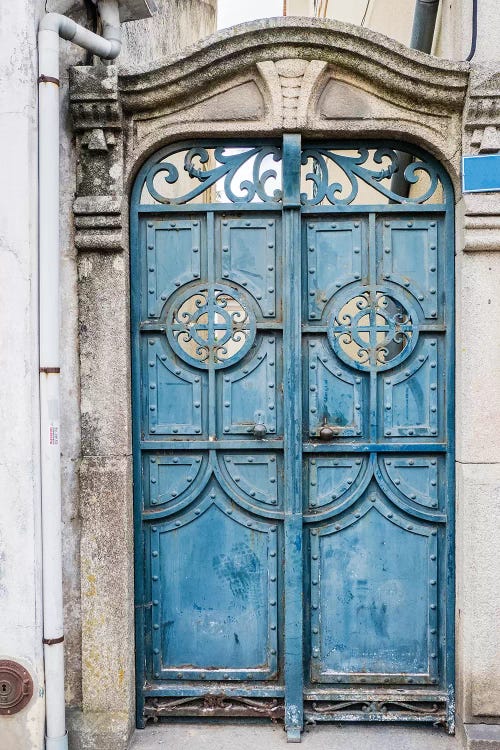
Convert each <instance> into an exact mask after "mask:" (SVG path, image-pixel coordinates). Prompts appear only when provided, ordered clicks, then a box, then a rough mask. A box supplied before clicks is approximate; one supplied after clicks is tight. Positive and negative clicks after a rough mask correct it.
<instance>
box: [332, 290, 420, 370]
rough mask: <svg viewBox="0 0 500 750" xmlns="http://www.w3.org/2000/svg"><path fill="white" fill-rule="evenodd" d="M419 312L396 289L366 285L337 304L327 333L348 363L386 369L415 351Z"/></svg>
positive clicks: (360, 366) (339, 354)
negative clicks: (389, 290)
mask: <svg viewBox="0 0 500 750" xmlns="http://www.w3.org/2000/svg"><path fill="white" fill-rule="evenodd" d="M416 321H417V317H416V314H415V313H414V312H413V311H411V307H410V305H408V303H406V302H402V301H401V300H400V299H398V297H397V296H396V294H395V292H393V291H391V292H390V293H388V292H385V291H381V290H379V289H373V288H368V289H363V290H359V291H358V293H357V294H355V295H354V296H352V297H350V298H349V299H347V300H346V301H345V298H344V300H343V301H342V302H340V305H339V306H338V307H337V310H336V312H334V314H333V315H332V317H331V323H330V326H329V330H328V337H329V340H330V343H331V345H332V347H333V349H334V351H335V353H336V354H337V355H338V356H339V357H340V358H341V359H342V360H343V361H344V362H346V363H347V364H349V365H351V366H354V367H357V368H358V369H363V370H372V369H379V370H386V369H389V368H390V367H394V366H395V365H397V364H399V363H400V362H402V361H403V360H404V359H406V357H407V356H408V355H409V354H410V353H411V352H412V351H413V349H414V347H415V344H416V341H417V336H418V325H417V322H416Z"/></svg>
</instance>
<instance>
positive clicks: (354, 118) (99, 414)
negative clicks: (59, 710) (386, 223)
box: [70, 18, 468, 750]
mask: <svg viewBox="0 0 500 750" xmlns="http://www.w3.org/2000/svg"><path fill="white" fill-rule="evenodd" d="M467 85H468V66H467V65H464V64H460V63H459V64H457V63H452V62H448V61H444V60H439V59H437V58H433V57H430V56H428V55H424V54H422V53H419V52H415V51H412V50H409V49H407V48H406V47H404V46H403V45H400V44H398V43H397V42H394V41H392V40H390V39H388V38H386V37H384V36H382V35H380V34H377V33H375V32H371V31H369V30H367V29H361V28H359V27H354V26H350V25H346V24H340V23H333V22H329V21H321V20H311V19H302V20H300V19H296V18H284V19H271V20H264V21H259V22H255V23H249V24H244V25H242V26H238V27H235V28H233V29H227V30H224V31H222V32H220V33H219V34H217V35H215V36H213V37H211V38H210V39H209V40H207V41H205V42H203V43H202V44H199V45H197V46H196V47H194V48H191V50H189V52H188V54H186V55H185V56H183V57H180V58H179V59H177V60H172V61H168V62H163V63H162V64H160V65H159V66H158V67H156V68H154V69H151V70H142V71H141V70H133V71H120V70H119V68H118V67H117V66H114V65H98V66H78V67H75V68H73V69H72V72H71V91H70V100H71V108H72V116H73V123H74V130H75V134H76V143H77V157H78V165H79V166H78V169H77V175H76V181H77V185H76V200H75V204H74V214H75V245H76V248H77V250H79V251H80V255H79V306H80V307H79V309H80V313H79V317H80V366H81V421H82V462H81V490H80V507H81V515H82V538H81V559H82V656H83V659H82V663H83V667H82V691H83V707H84V708H83V715H81V716H80V720H81V719H82V716H83V722H84V723H83V728H82V727H81V725H80V728H79V730H78V731H79V734H80V735H81V736H88V737H90V736H91V735H92V737H91V739H88V742H87V741H86V740H85V741H84V742H82V743H81V747H88V748H90V747H100V748H108V747H109V748H111V747H112V748H113V750H122V749H123V750H124V748H125V747H126V745H127V738H128V736H129V734H130V731H131V730H132V727H133V725H134V715H133V706H134V695H135V683H134V680H135V678H134V666H133V663H134V659H133V654H134V627H133V611H134V598H133V596H134V589H133V576H132V570H133V551H132V550H133V526H132V516H131V509H132V471H131V461H132V456H131V408H130V381H131V372H130V353H129V352H130V342H129V265H128V244H129V240H128V196H129V193H130V190H131V186H132V183H133V181H134V178H135V176H136V174H137V172H138V170H139V168H140V167H141V165H142V164H143V163H144V162H145V161H146V159H147V158H148V157H149V156H150V155H151V154H152V153H154V152H155V151H157V150H158V149H159V148H161V147H162V146H164V145H166V144H168V143H171V142H174V141H181V140H185V139H186V138H190V137H197V136H201V135H203V136H207V135H208V136H214V137H229V136H230V137H235V136H236V137H237V136H245V137H246V136H259V137H263V136H264V137H265V136H270V137H272V136H280V135H282V133H283V132H287V131H288V132H302V133H303V134H304V136H307V137H308V138H312V137H318V138H321V137H325V136H328V137H329V138H332V139H333V138H335V139H342V138H349V139H351V140H352V139H353V138H355V137H360V138H361V137H365V138H366V137H367V136H376V137H377V138H378V139H381V138H392V139H396V140H398V141H410V142H412V143H415V144H417V145H419V146H421V147H422V148H424V149H425V150H426V151H428V152H430V153H432V154H433V155H434V156H436V157H437V158H438V159H439V160H440V161H441V162H442V163H443V164H444V166H445V168H446V169H447V171H448V173H449V174H450V176H451V178H452V181H453V182H454V185H455V187H456V188H457V187H458V175H459V154H460V150H461V142H462V112H463V107H464V102H465V97H466V91H467ZM415 112H418V117H415ZM116 394H120V397H119V398H118V397H116ZM103 643H105V644H106V648H105V649H104V650H103V647H102V644H103ZM92 717H94V718H92ZM96 717H97V718H96ZM96 726H97V727H99V729H98V731H97V734H96ZM97 735H99V736H98V737H97ZM93 743H94V744H93Z"/></svg>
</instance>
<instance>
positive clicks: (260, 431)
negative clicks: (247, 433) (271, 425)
mask: <svg viewBox="0 0 500 750" xmlns="http://www.w3.org/2000/svg"><path fill="white" fill-rule="evenodd" d="M252 432H253V434H254V435H255V437H256V438H260V439H262V438H263V437H264V436H265V435H266V434H267V427H266V425H265V424H261V423H257V424H254V426H253V430H252Z"/></svg>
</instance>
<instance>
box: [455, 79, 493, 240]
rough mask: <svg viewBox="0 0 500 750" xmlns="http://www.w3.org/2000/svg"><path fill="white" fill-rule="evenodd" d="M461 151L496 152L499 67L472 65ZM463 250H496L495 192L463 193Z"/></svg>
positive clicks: (469, 152)
mask: <svg viewBox="0 0 500 750" xmlns="http://www.w3.org/2000/svg"><path fill="white" fill-rule="evenodd" d="M463 153H464V154H480V155H483V154H484V155H486V154H495V153H500V68H499V66H498V65H495V66H492V65H488V66H479V67H474V68H473V69H472V70H471V74H470V84H469V92H468V97H467V103H466V107H465V111H464V139H463ZM464 205H465V221H464V250H467V251H500V209H499V207H498V206H499V198H498V193H489V194H488V193H475V194H466V195H465V196H464Z"/></svg>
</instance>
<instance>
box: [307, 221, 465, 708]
mask: <svg viewBox="0 0 500 750" xmlns="http://www.w3.org/2000/svg"><path fill="white" fill-rule="evenodd" d="M303 221H304V226H303V258H304V260H303V274H304V284H303V287H304V289H305V290H306V291H305V292H304V304H303V321H302V330H303V362H304V365H303V366H304V370H303V383H304V476H305V478H306V480H305V483H304V484H305V488H307V491H306V492H305V493H304V494H305V501H304V520H305V527H306V549H307V560H306V563H305V564H306V570H307V574H306V575H307V580H306V582H305V591H306V600H307V603H306V608H305V609H306V612H305V620H306V629H307V632H306V652H307V654H308V660H307V667H306V683H307V686H306V700H307V697H308V695H309V696H311V697H314V699H315V700H317V701H318V700H319V701H321V700H323V701H327V700H328V701H329V703H328V709H327V707H326V704H325V703H323V704H321V703H316V704H315V712H316V713H317V714H321V711H322V710H325V711H326V710H329V711H330V712H332V711H333V712H334V711H335V709H336V704H335V702H333V703H332V700H333V701H334V699H335V698H336V697H339V698H340V697H342V699H343V700H344V701H345V700H346V699H347V696H346V694H345V689H346V687H347V685H349V684H350V685H352V686H355V685H357V686H358V689H361V688H362V686H367V687H368V686H370V685H371V686H373V688H374V689H375V690H378V691H379V695H380V698H381V700H383V698H384V693H383V692H380V691H383V686H384V685H385V686H387V689H393V690H394V689H397V690H398V689H401V688H405V689H407V690H408V689H410V690H411V689H412V686H415V691H416V692H415V695H414V696H413V697H412V700H418V695H419V693H418V691H419V690H420V691H422V690H425V689H426V688H425V686H427V688H432V687H437V686H441V687H442V688H445V687H446V686H445V674H446V670H445V664H444V662H445V649H446V505H447V481H446V479H447V474H446V439H447V424H446V420H447V413H446V402H445V392H446V379H447V368H449V367H450V366H451V365H452V363H451V362H449V361H447V352H448V349H447V346H446V323H447V316H446V312H447V308H446V305H447V300H446V296H445V269H444V260H443V259H444V255H445V254H444V248H442V247H441V246H440V238H442V237H443V223H442V222H443V217H442V216H439V215H438V214H437V213H431V212H429V214H428V215H427V214H425V213H422V214H419V215H418V218H417V219H415V217H414V216H412V215H406V214H403V213H402V212H398V213H395V214H391V213H390V209H389V206H386V207H384V214H383V215H380V214H377V213H376V212H375V211H372V212H367V213H366V214H360V215H359V216H357V215H356V214H355V213H351V214H350V215H347V216H342V215H341V216H339V215H338V214H337V215H334V214H333V213H332V214H330V215H328V214H327V213H325V212H324V211H323V212H318V213H317V214H315V215H314V214H312V213H310V214H309V215H307V216H305V217H304V220H303ZM448 313H449V314H451V310H449V311H448ZM342 686H343V687H342ZM342 690H343V691H344V693H342ZM358 697H359V696H358ZM340 704H341V701H339V705H340ZM380 705H382V704H380ZM322 706H324V708H322ZM363 710H364V709H363ZM384 710H385V709H384ZM306 713H307V711H306Z"/></svg>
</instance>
